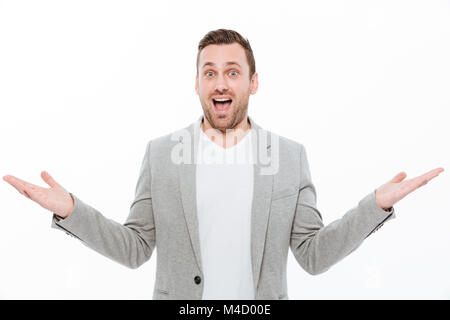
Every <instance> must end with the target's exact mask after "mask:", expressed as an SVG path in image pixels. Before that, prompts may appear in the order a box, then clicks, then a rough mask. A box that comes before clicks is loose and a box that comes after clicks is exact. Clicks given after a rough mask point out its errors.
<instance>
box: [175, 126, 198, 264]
mask: <svg viewBox="0 0 450 320" xmlns="http://www.w3.org/2000/svg"><path fill="white" fill-rule="evenodd" d="M201 119H202V117H200V119H199V120H197V121H196V122H195V123H193V124H192V125H190V126H189V127H188V128H187V130H185V132H184V134H183V133H182V134H181V138H180V139H179V142H180V143H182V144H183V152H189V155H188V156H187V157H186V158H185V159H187V160H189V161H187V162H185V161H183V162H182V163H181V164H180V165H179V166H178V173H179V186H180V193H181V201H182V204H183V209H184V217H185V219H186V225H187V227H188V232H189V237H190V240H191V245H192V249H193V250H194V254H195V258H196V260H197V264H198V268H199V269H200V271H202V260H201V254H200V239H199V231H198V217H197V188H196V159H197V154H196V153H197V147H198V135H199V129H200V121H201Z"/></svg>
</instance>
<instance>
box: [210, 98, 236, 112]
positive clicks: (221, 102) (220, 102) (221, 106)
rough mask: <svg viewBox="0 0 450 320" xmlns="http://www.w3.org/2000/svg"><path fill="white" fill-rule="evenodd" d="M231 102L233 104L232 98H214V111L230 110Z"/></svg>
mask: <svg viewBox="0 0 450 320" xmlns="http://www.w3.org/2000/svg"><path fill="white" fill-rule="evenodd" d="M231 102H233V100H232V99H230V98H214V99H213V104H214V109H215V110H216V111H218V112H226V111H228V110H229V109H230V106H231Z"/></svg>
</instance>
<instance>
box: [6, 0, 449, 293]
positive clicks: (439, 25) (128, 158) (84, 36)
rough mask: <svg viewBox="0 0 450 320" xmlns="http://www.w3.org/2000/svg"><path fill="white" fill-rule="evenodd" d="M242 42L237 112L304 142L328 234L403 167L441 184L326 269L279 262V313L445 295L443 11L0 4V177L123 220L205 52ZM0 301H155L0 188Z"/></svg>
mask: <svg viewBox="0 0 450 320" xmlns="http://www.w3.org/2000/svg"><path fill="white" fill-rule="evenodd" d="M218 28H231V29H235V30H237V31H238V32H240V33H241V34H242V35H244V37H246V38H248V39H249V40H250V43H251V45H252V47H253V50H254V53H255V58H256V68H257V72H258V73H259V80H260V87H259V91H258V93H257V94H256V95H254V96H252V97H251V99H250V105H249V114H250V116H252V117H253V119H254V120H255V121H256V123H258V124H259V125H261V126H262V127H264V128H266V129H269V130H271V131H273V132H275V133H278V134H280V135H283V136H286V137H288V138H291V139H293V140H296V141H299V142H300V143H302V144H304V145H305V147H306V150H307V154H308V159H309V162H310V168H311V172H312V177H313V181H314V183H315V185H316V189H317V195H318V202H317V205H318V208H319V210H320V211H321V213H322V215H323V219H324V222H325V224H328V223H330V222H331V221H333V220H336V219H338V218H340V217H341V216H342V215H343V214H344V213H345V212H347V210H349V209H351V208H352V207H354V206H356V205H357V203H358V201H359V200H360V199H362V198H363V197H364V196H365V195H367V194H368V193H369V192H372V191H373V190H374V189H375V188H377V187H378V186H380V185H381V184H383V183H385V182H386V181H388V180H389V179H391V178H392V177H393V176H394V175H395V174H396V173H398V172H400V171H402V170H404V171H405V172H406V173H407V174H408V178H410V177H414V176H417V175H419V174H422V173H424V172H426V171H428V170H431V169H433V168H435V167H440V166H442V167H444V168H445V169H446V171H445V172H443V173H442V174H441V175H440V176H439V177H438V178H436V179H435V180H433V181H432V182H430V183H428V184H427V185H426V186H424V187H422V188H420V189H419V190H417V191H416V192H414V193H412V194H410V195H409V196H407V197H406V198H404V199H403V200H402V201H400V202H399V203H398V204H397V205H396V206H395V208H396V212H397V218H396V219H394V220H392V221H390V222H388V223H386V224H385V225H384V226H383V227H382V228H381V229H380V230H379V231H378V232H376V233H375V234H373V235H372V236H371V237H369V238H368V239H367V240H366V241H365V242H364V243H363V244H362V246H361V247H360V248H358V249H357V250H356V251H355V252H353V253H352V254H351V255H350V256H348V257H346V258H345V259H344V260H342V261H341V262H339V263H338V264H336V265H335V266H333V267H332V268H331V269H330V270H329V271H328V272H326V273H324V274H322V275H319V276H311V275H309V274H307V273H306V272H305V271H303V270H302V269H301V267H300V266H299V265H298V264H297V262H296V261H295V259H294V257H293V255H292V254H291V253H290V256H289V264H288V289H289V291H288V294H289V298H290V299H316V298H322V299H349V298H353V299H419V298H420V299H434V298H438V299H448V298H450V276H449V270H450V232H449V231H450V230H449V229H450V212H449V211H450V210H449V204H448V196H449V190H450V182H449V178H448V174H449V172H448V171H449V170H450V161H449V159H450V157H449V156H450V151H449V148H448V138H449V137H450V129H449V127H448V126H449V120H450V117H449V116H450V112H449V108H450V96H449V92H450V91H449V89H450V60H449V57H450V4H449V2H448V1H425V0H424V1H308V2H306V1H303V2H300V1H280V0H277V1H261V0H258V1H226V2H224V1H218V2H213V1H211V0H208V1H201V2H200V1H199V2H193V1H166V0H164V1H159V2H156V1H17V0H16V1H0V108H1V109H0V110H1V117H0V121H1V122H0V139H1V140H0V152H1V156H0V175H1V176H3V175H5V174H13V175H16V176H18V177H20V178H23V179H25V180H28V181H31V182H33V183H36V184H40V185H45V183H44V182H43V181H42V180H41V179H40V176H39V175H40V172H41V171H42V170H47V171H48V172H50V174H52V175H53V176H54V177H55V179H56V180H57V181H59V182H60V183H61V184H62V185H63V186H64V187H65V188H66V189H68V190H69V191H71V192H73V193H74V194H76V195H77V196H78V197H79V198H80V199H82V200H83V201H84V202H86V203H88V204H89V205H91V206H93V207H94V208H96V209H98V210H100V211H101V212H102V213H103V214H104V215H105V216H107V217H108V218H111V219H114V220H116V221H119V222H124V221H125V219H126V217H127V216H128V212H129V206H130V205H131V202H132V201H133V199H134V188H135V185H136V181H137V177H138V173H139V167H140V164H141V161H142V157H143V155H144V151H145V146H146V143H147V142H148V141H149V140H150V139H153V138H156V137H159V136H162V135H165V134H168V133H170V132H172V131H174V130H177V129H180V128H182V127H185V126H187V125H189V124H190V123H191V122H193V121H195V120H196V119H197V118H198V117H199V116H200V115H201V112H202V109H201V106H200V103H199V100H198V96H197V95H196V94H195V91H194V78H195V72H196V70H195V58H196V53H197V49H196V48H197V45H198V42H199V40H200V39H201V38H202V37H203V35H204V34H206V33H207V32H208V31H210V30H213V29H218ZM0 182H1V183H0V200H1V201H0V298H3V299H16V298H20V299H50V298H53V299H54V298H56V299H59V298H60V299H69V298H73V299H151V298H152V292H153V284H154V280H155V262H156V258H155V257H156V254H155V252H154V253H153V254H154V255H153V256H152V258H151V260H150V261H148V262H147V263H146V264H144V265H143V266H142V267H140V268H139V269H137V270H131V269H127V268H126V267H123V266H121V265H119V264H117V263H115V262H113V261H111V260H109V259H108V258H105V257H103V256H101V255H99V254H98V253H96V252H94V251H92V250H90V249H88V248H87V247H85V246H83V245H82V244H81V243H80V242H79V241H78V240H76V239H75V238H71V237H69V236H67V235H66V234H65V233H64V232H61V231H58V230H55V229H51V228H50V225H51V213H50V212H48V211H46V210H45V209H43V208H42V207H40V206H38V205H37V204H35V203H33V202H32V201H30V200H28V199H26V198H25V197H23V196H22V195H20V194H19V193H18V192H17V191H16V190H15V189H13V188H12V187H11V186H9V185H8V184H7V183H6V182H4V181H3V180H1V181H0Z"/></svg>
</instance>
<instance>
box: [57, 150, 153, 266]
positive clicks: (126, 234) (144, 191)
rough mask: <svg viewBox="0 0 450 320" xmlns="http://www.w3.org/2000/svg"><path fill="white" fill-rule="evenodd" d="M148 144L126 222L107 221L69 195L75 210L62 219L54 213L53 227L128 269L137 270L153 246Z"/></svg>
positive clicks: (96, 211) (149, 254)
mask: <svg viewBox="0 0 450 320" xmlns="http://www.w3.org/2000/svg"><path fill="white" fill-rule="evenodd" d="M150 145H151V142H149V143H148V144H147V148H146V151H145V156H144V159H143V161H142V165H141V169H140V173H139V178H138V181H137V185H136V189H135V199H134V201H133V202H132V204H131V207H130V212H129V215H128V218H127V219H126V222H125V223H124V224H120V223H118V222H116V221H113V220H111V219H108V218H106V217H105V216H103V215H102V214H101V213H100V212H99V211H98V210H96V209H94V208H92V207H91V206H89V205H87V204H85V203H84V202H83V201H81V200H80V199H78V198H77V197H76V196H75V195H73V194H72V193H71V196H72V197H73V199H74V209H73V211H72V213H71V214H70V215H69V216H68V217H66V218H65V219H63V218H61V217H59V216H57V215H56V214H53V219H52V225H51V227H52V228H55V229H59V230H63V231H65V232H66V233H67V234H69V235H71V236H73V237H75V238H77V239H79V240H80V241H81V242H82V243H83V244H84V245H86V246H87V247H89V248H91V249H93V250H95V251H97V252H99V253H100V254H102V255H104V256H106V257H108V258H110V259H112V260H114V261H116V262H118V263H120V264H122V265H125V266H127V267H129V268H133V269H134V268H137V267H139V266H140V265H142V264H143V263H144V262H146V261H147V260H149V259H150V257H151V255H152V252H153V249H154V247H155V223H154V218H153V208H152V197H151V190H150V189H151V183H150V181H151V172H150V162H149V153H150Z"/></svg>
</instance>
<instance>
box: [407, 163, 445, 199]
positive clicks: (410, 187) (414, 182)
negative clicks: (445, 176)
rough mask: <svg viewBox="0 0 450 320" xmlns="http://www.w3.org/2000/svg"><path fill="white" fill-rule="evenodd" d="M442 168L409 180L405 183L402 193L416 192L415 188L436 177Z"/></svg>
mask: <svg viewBox="0 0 450 320" xmlns="http://www.w3.org/2000/svg"><path fill="white" fill-rule="evenodd" d="M442 171H443V170H442V168H436V169H433V170H431V171H428V172H427V173H425V174H423V175H421V176H418V177H415V178H413V179H410V180H408V181H405V182H404V183H405V185H404V186H403V191H404V193H405V195H406V194H409V193H411V192H413V191H414V190H416V189H417V188H420V187H422V186H424V185H426V184H427V183H428V181H430V180H431V179H433V178H435V177H437V176H438V175H439V174H440V173H441V172H442Z"/></svg>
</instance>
